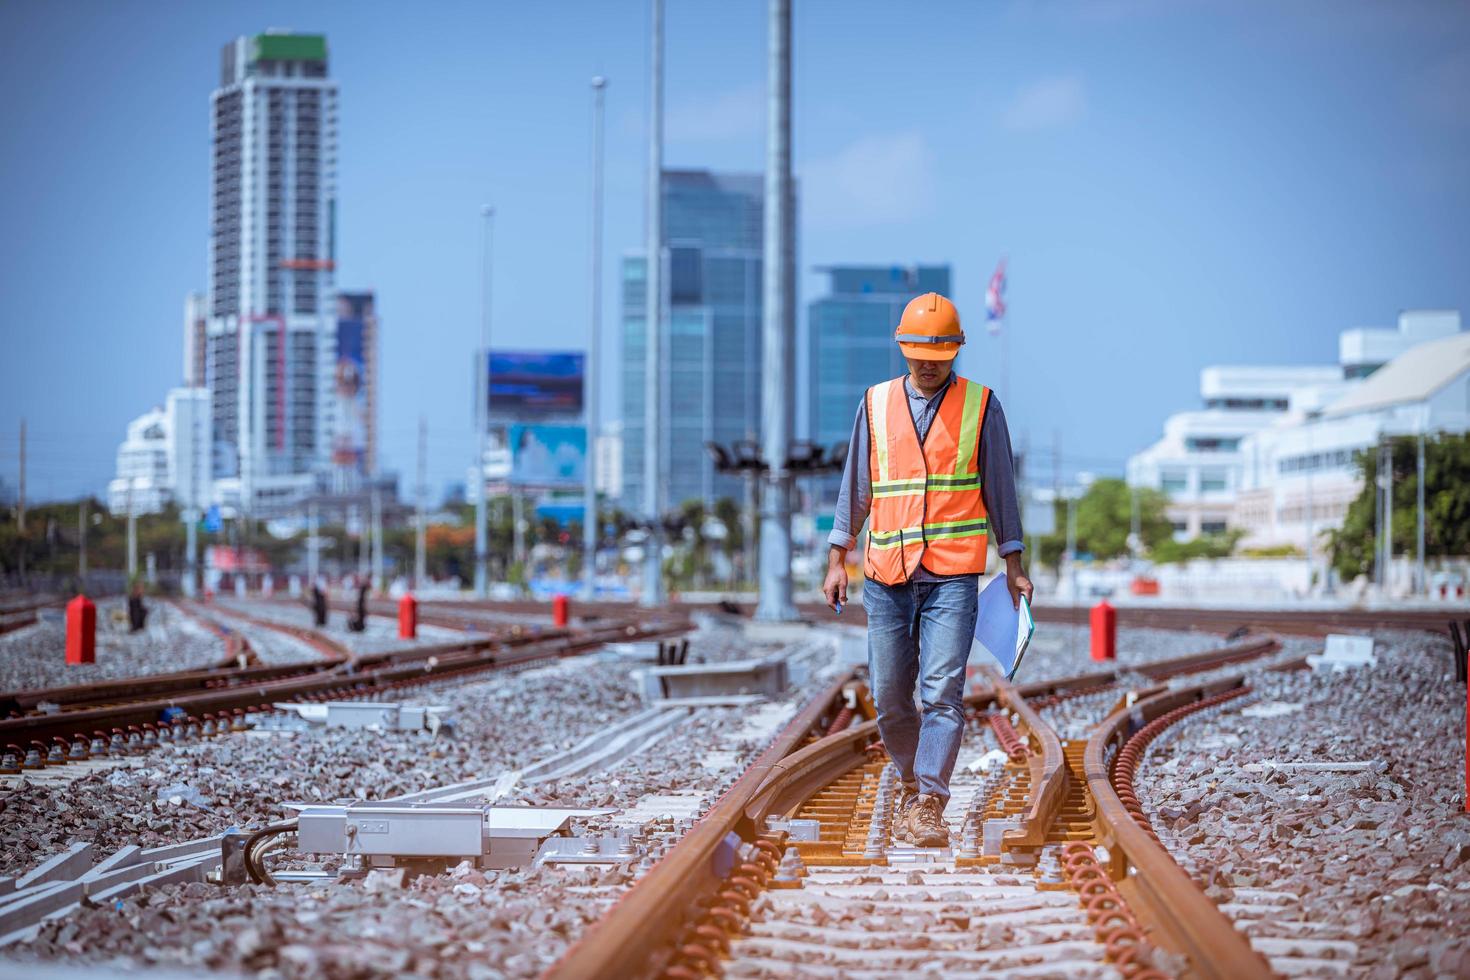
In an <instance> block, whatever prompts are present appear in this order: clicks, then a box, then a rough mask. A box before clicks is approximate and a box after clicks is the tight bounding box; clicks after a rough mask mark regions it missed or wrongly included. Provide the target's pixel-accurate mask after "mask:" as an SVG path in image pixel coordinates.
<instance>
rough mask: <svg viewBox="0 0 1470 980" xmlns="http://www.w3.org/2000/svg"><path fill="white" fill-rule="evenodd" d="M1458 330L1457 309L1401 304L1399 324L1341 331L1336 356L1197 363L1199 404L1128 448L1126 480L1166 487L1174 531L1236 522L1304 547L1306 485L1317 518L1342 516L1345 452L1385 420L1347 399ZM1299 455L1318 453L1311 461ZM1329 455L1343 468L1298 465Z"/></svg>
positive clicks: (1405, 390)
mask: <svg viewBox="0 0 1470 980" xmlns="http://www.w3.org/2000/svg"><path fill="white" fill-rule="evenodd" d="M1459 330H1460V315H1459V313H1458V312H1456V311H1453V310H1450V311H1444V310H1415V311H1406V312H1404V313H1402V314H1400V316H1399V322H1398V326H1397V327H1396V328H1355V329H1352V330H1346V331H1343V332H1342V334H1340V335H1339V340H1338V361H1339V363H1338V364H1337V365H1335V366H1310V367H1209V368H1205V369H1204V371H1202V372H1201V374H1200V395H1201V398H1202V399H1203V401H1204V403H1205V409H1204V410H1203V411H1192V412H1181V413H1179V414H1176V415H1172V416H1170V417H1169V418H1168V419H1167V420H1166V421H1165V423H1164V437H1163V438H1162V439H1160V440H1159V441H1158V442H1156V443H1154V445H1152V446H1150V447H1149V448H1147V449H1145V450H1143V451H1142V452H1140V453H1138V454H1137V455H1135V456H1133V457H1132V458H1130V459H1129V461H1128V482H1129V483H1130V484H1132V485H1134V486H1148V487H1154V488H1156V489H1159V490H1162V491H1164V492H1165V493H1167V494H1169V497H1170V505H1169V510H1168V515H1169V519H1170V521H1171V522H1172V523H1173V525H1174V531H1175V535H1176V537H1178V538H1180V539H1187V538H1192V537H1194V536H1196V535H1199V534H1210V533H1220V532H1223V531H1225V530H1227V529H1229V528H1239V529H1241V530H1242V531H1244V532H1245V538H1244V540H1243V542H1242V543H1243V544H1244V545H1245V546H1247V547H1268V546H1273V545H1283V544H1289V545H1294V546H1296V547H1300V548H1302V549H1304V550H1305V548H1306V543H1307V535H1306V527H1307V523H1308V520H1309V511H1308V507H1307V498H1308V495H1309V494H1310V496H1311V498H1312V502H1311V508H1310V520H1311V522H1312V524H1313V526H1314V528H1315V527H1316V526H1317V525H1318V524H1320V525H1321V528H1323V529H1325V528H1326V527H1328V526H1336V525H1337V524H1338V523H1340V521H1341V519H1342V516H1343V514H1344V513H1345V512H1346V510H1347V505H1348V504H1349V503H1350V502H1351V501H1352V499H1353V498H1354V497H1356V496H1357V493H1358V489H1359V486H1360V484H1359V483H1358V482H1357V481H1356V478H1351V479H1349V478H1348V477H1347V475H1348V474H1350V473H1351V472H1352V452H1354V451H1356V450H1357V449H1361V448H1363V447H1366V446H1372V445H1374V444H1376V442H1377V440H1378V438H1379V436H1380V435H1381V434H1383V433H1384V431H1385V430H1383V429H1382V427H1381V426H1380V425H1379V424H1378V423H1377V422H1373V421H1371V420H1368V419H1365V418H1363V417H1362V416H1363V411H1362V410H1360V408H1355V407H1354V406H1356V405H1358V404H1359V402H1358V401H1357V399H1358V398H1359V397H1361V395H1362V393H1363V392H1364V391H1367V390H1370V389H1367V388H1365V386H1366V385H1367V384H1368V383H1369V382H1370V381H1373V382H1375V389H1376V388H1377V387H1378V384H1377V383H1376V382H1378V379H1379V377H1380V373H1376V372H1379V369H1380V368H1383V366H1384V365H1385V364H1389V362H1392V361H1395V359H1396V358H1401V356H1402V355H1405V353H1406V352H1409V351H1411V350H1412V351H1416V352H1417V351H1418V350H1419V349H1420V348H1421V347H1423V345H1425V344H1426V343H1431V342H1436V341H1439V340H1444V339H1446V338H1453V337H1455V336H1457V335H1459ZM1384 370H1385V371H1386V370H1387V368H1384ZM1370 375H1371V377H1370ZM1389 377H1400V378H1401V377H1403V375H1402V373H1401V372H1400V371H1395V372H1394V373H1393V374H1391V375H1389ZM1365 379H1367V380H1365ZM1433 380H1434V379H1433V378H1430V377H1427V376H1424V377H1421V376H1419V375H1415V378H1414V380H1411V381H1408V382H1404V383H1402V384H1401V385H1400V386H1399V387H1398V388H1396V389H1395V390H1396V391H1397V392H1398V394H1399V395H1404V396H1405V397H1409V398H1410V401H1411V402H1412V401H1413V400H1414V398H1413V392H1415V391H1417V390H1420V389H1422V388H1425V387H1426V386H1427V385H1429V384H1430V383H1431V382H1432V381H1433ZM1445 383H1446V384H1449V382H1448V381H1446V382H1445ZM1451 387H1452V385H1451ZM1446 418H1448V416H1446ZM1329 420H1336V421H1332V422H1331V424H1327V423H1328V422H1329ZM1307 423H1311V424H1307ZM1410 431H1411V430H1410ZM1278 457H1280V458H1278ZM1301 460H1316V461H1317V462H1316V463H1314V464H1310V465H1311V466H1314V467H1315V469H1310V470H1309V469H1308V468H1307V467H1308V465H1309V464H1307V463H1305V462H1301ZM1329 460H1330V461H1331V462H1330V463H1329ZM1329 465H1330V466H1331V467H1335V468H1336V472H1338V474H1339V476H1342V477H1343V479H1333V480H1324V479H1322V478H1318V477H1310V478H1309V477H1308V476H1307V475H1306V474H1307V473H1308V472H1309V471H1310V472H1313V473H1315V472H1316V471H1317V470H1325V469H1326V468H1327V467H1328V466H1329ZM1309 485H1310V486H1309ZM1318 533H1320V531H1319V532H1318Z"/></svg>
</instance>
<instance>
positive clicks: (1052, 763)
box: [986, 667, 1068, 847]
mask: <svg viewBox="0 0 1470 980" xmlns="http://www.w3.org/2000/svg"><path fill="white" fill-rule="evenodd" d="M986 673H987V674H988V675H989V677H990V684H991V688H992V690H994V691H995V699H996V700H997V701H999V702H1000V703H1001V704H1002V705H1003V706H1005V707H1006V708H1009V709H1010V710H1011V711H1014V712H1015V713H1016V717H1017V718H1019V719H1020V722H1021V727H1022V729H1023V730H1024V731H1025V732H1026V734H1027V735H1028V736H1029V737H1030V738H1031V739H1032V740H1034V741H1035V742H1036V745H1037V747H1038V748H1040V749H1041V751H1040V752H1039V753H1033V754H1032V755H1031V759H1030V766H1031V792H1030V797H1029V801H1028V805H1027V807H1026V813H1025V814H1024V815H1023V816H1022V817H1021V826H1020V828H1018V829H1016V830H1008V831H1006V832H1005V834H1004V835H1003V839H1004V841H1005V843H1006V844H1008V845H1010V846H1012V847H1040V846H1041V845H1043V844H1045V843H1046V832H1047V830H1048V828H1050V827H1051V825H1052V823H1053V822H1054V821H1055V819H1056V815H1057V811H1058V810H1059V809H1061V806H1062V800H1063V799H1065V798H1066V795H1067V783H1068V776H1067V762H1066V759H1064V758H1063V757H1062V740H1061V739H1060V738H1059V737H1057V733H1056V730H1055V729H1053V728H1052V727H1051V726H1050V725H1048V724H1047V723H1046V722H1044V721H1042V720H1041V716H1040V715H1039V714H1037V713H1036V709H1035V708H1033V707H1031V705H1029V704H1027V703H1026V698H1025V697H1023V696H1022V695H1021V693H1020V692H1019V691H1018V690H1017V689H1016V687H1015V685H1013V684H1011V683H1010V682H1008V681H1007V680H1006V679H1005V678H1004V677H1002V676H1001V675H1000V674H999V672H997V671H995V670H993V669H991V668H989V667H987V668H986Z"/></svg>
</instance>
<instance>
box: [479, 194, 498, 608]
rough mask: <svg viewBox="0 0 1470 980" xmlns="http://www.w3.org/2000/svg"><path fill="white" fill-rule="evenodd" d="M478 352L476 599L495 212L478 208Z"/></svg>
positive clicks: (483, 531)
mask: <svg viewBox="0 0 1470 980" xmlns="http://www.w3.org/2000/svg"><path fill="white" fill-rule="evenodd" d="M480 219H481V220H480V350H479V356H477V357H476V358H475V598H477V599H484V598H487V597H489V595H490V569H489V561H490V529H489V527H488V525H487V524H486V520H487V516H488V515H487V514H486V512H485V511H486V507H485V438H486V435H487V434H488V433H487V431H486V430H488V429H489V428H490V263H491V257H490V247H491V244H492V243H491V233H492V232H493V231H494V228H493V224H494V221H495V209H494V208H492V207H491V206H490V205H488V204H487V205H485V206H484V207H482V208H480Z"/></svg>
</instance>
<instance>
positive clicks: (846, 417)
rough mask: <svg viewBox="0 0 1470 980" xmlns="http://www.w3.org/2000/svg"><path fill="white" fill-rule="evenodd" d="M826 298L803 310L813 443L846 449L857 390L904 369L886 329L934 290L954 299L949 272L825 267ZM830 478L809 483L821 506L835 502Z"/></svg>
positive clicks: (858, 397)
mask: <svg viewBox="0 0 1470 980" xmlns="http://www.w3.org/2000/svg"><path fill="white" fill-rule="evenodd" d="M820 271H822V272H825V273H827V274H828V275H829V276H831V292H830V293H829V294H828V295H826V296H823V297H821V298H820V299H817V300H814V301H813V302H812V303H811V304H810V305H808V307H807V340H808V345H809V346H808V350H809V352H810V359H809V361H808V363H809V364H810V370H811V382H810V384H809V386H808V394H809V397H810V399H811V401H810V415H809V418H810V421H811V433H812V441H813V442H815V443H817V444H818V445H820V446H831V445H833V444H834V443H846V442H847V440H848V438H849V437H850V436H851V435H852V420H853V415H854V413H856V412H857V407H858V403H859V402H861V401H862V398H863V392H864V391H866V390H867V389H868V388H869V387H871V386H872V385H875V384H877V383H878V382H880V381H886V380H888V379H889V378H896V377H898V376H899V375H901V374H904V373H905V372H906V371H907V370H908V368H907V367H906V366H905V364H904V360H903V355H902V354H901V353H899V349H898V345H897V344H896V343H894V342H893V330H894V327H896V326H897V325H898V321H899V318H900V317H901V316H902V315H903V308H904V306H905V305H907V304H908V301H909V300H911V299H913V298H914V297H915V296H918V295H919V294H921V293H928V292H936V293H942V294H943V295H945V296H950V297H951V298H953V296H952V294H951V292H950V269H949V266H947V265H939V266H897V265H895V266H866V265H864V266H855V265H844V266H831V267H828V268H824V269H822V270H820ZM836 486H837V480H836V478H835V477H828V478H823V479H821V480H818V481H814V483H813V484H812V489H813V490H814V491H816V496H817V500H818V502H819V503H820V504H824V505H825V504H828V503H830V502H832V501H833V500H835V499H836Z"/></svg>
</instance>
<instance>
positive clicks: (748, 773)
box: [544, 672, 853, 980]
mask: <svg viewBox="0 0 1470 980" xmlns="http://www.w3.org/2000/svg"><path fill="white" fill-rule="evenodd" d="M852 677H853V675H852V673H851V672H849V673H846V674H844V675H843V676H842V677H839V678H838V679H837V680H835V681H833V682H832V683H831V684H829V685H828V686H827V687H826V688H825V689H824V690H823V691H822V692H821V693H819V694H818V695H816V696H815V697H813V698H812V699H811V700H810V701H808V702H807V704H806V706H805V707H804V708H802V709H801V711H800V712H798V713H797V715H796V717H795V718H794V719H792V721H791V722H790V723H789V724H787V725H786V727H785V728H783V729H782V730H781V732H780V734H778V735H777V736H776V738H775V740H774V741H772V743H771V744H770V745H769V746H768V747H767V748H766V750H765V751H764V752H762V753H761V754H760V755H759V756H757V757H756V760H755V761H754V762H753V763H751V765H750V766H749V767H747V768H746V770H745V772H744V773H743V774H741V776H740V778H738V779H737V780H736V781H735V783H734V784H733V785H732V786H731V787H730V788H729V789H728V790H726V791H725V794H724V795H723V796H721V797H720V799H719V800H717V801H716V802H715V805H714V806H713V807H711V808H710V809H709V810H708V811H707V812H706V813H705V815H704V816H703V817H702V818H701V819H700V820H699V822H698V823H696V824H695V825H694V827H693V829H692V830H690V831H689V833H688V834H686V835H685V836H684V837H683V838H682V839H681V840H680V841H679V843H678V844H677V845H676V846H675V847H674V848H673V849H672V850H671V851H670V852H669V853H668V854H666V855H665V856H664V858H663V859H662V860H660V861H659V862H658V863H657V864H655V865H654V866H653V867H652V868H650V869H649V870H648V872H647V873H646V874H645V875H644V876H643V877H642V878H640V879H638V881H637V882H636V883H635V884H634V885H633V887H632V888H630V889H628V891H627V892H625V893H624V894H623V896H622V898H620V899H619V900H618V902H617V903H616V904H615V905H614V906H613V907H612V908H611V909H610V910H609V911H608V913H607V914H606V915H604V916H603V917H602V918H601V919H600V920H599V921H597V922H596V923H594V924H593V925H592V926H591V927H590V928H589V929H588V930H587V932H586V933H584V934H583V936H582V938H581V939H580V940H578V941H577V942H576V943H575V944H574V945H572V946H571V947H570V948H569V949H568V950H567V951H566V953H565V954H564V955H563V956H562V958H561V959H560V960H558V961H557V962H556V963H555V964H553V965H552V966H551V968H550V969H549V970H547V971H546V973H545V974H544V976H546V977H548V978H558V980H569V978H588V980H591V978H602V977H634V976H639V975H641V974H643V973H644V972H645V971H646V970H647V969H648V967H649V964H650V963H651V962H652V961H653V960H654V959H655V958H656V956H657V955H658V954H659V952H660V951H661V948H662V947H663V946H665V945H667V944H668V943H670V942H672V941H673V939H674V938H675V937H676V936H677V935H678V932H679V930H680V929H682V928H683V926H684V924H685V920H686V918H687V917H688V916H689V915H690V914H691V912H692V911H694V910H695V909H697V907H698V900H699V899H700V898H701V897H702V896H704V895H707V894H708V893H709V892H710V891H711V889H713V888H714V886H715V885H716V884H717V883H718V882H719V880H720V879H719V878H718V877H717V876H716V873H715V870H714V868H713V866H712V862H711V860H710V858H711V856H712V855H713V854H714V853H715V852H716V851H717V850H718V849H719V847H720V846H721V844H722V843H723V842H724V841H725V840H726V838H727V837H728V835H729V834H731V833H738V832H739V831H740V830H741V829H743V830H745V831H746V833H747V834H748V833H750V831H751V828H752V824H751V821H750V819H749V818H748V816H747V813H746V808H747V806H748V805H749V803H750V801H751V800H752V799H753V798H754V797H755V795H756V793H757V791H758V790H760V788H761V786H762V784H763V783H764V782H765V781H766V779H767V778H768V777H769V776H770V775H771V773H772V770H773V769H774V768H775V767H776V766H777V765H778V764H779V763H780V761H781V760H782V759H785V758H786V757H787V756H789V755H791V754H792V752H794V751H795V750H796V749H797V747H798V746H800V745H801V743H802V742H804V741H806V739H807V737H808V736H810V735H811V734H812V733H813V731H814V730H816V729H817V727H818V726H819V725H820V724H821V723H822V722H823V721H824V720H825V719H827V718H828V717H829V716H831V715H834V714H836V712H837V711H838V710H840V708H839V706H840V705H841V703H842V700H843V689H844V688H845V687H846V686H847V685H848V684H849V683H851V682H852ZM833 737H837V736H833ZM823 741H825V739H824V740H822V741H818V742H816V743H814V745H820V744H822V742H823ZM742 836H743V835H742Z"/></svg>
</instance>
